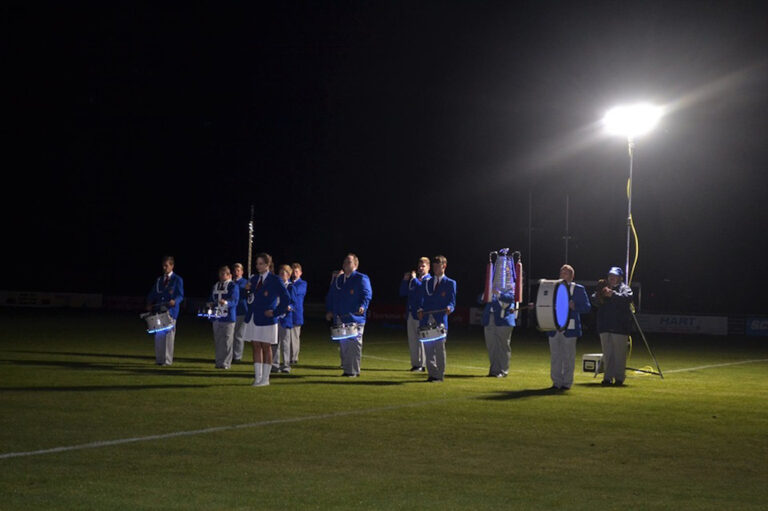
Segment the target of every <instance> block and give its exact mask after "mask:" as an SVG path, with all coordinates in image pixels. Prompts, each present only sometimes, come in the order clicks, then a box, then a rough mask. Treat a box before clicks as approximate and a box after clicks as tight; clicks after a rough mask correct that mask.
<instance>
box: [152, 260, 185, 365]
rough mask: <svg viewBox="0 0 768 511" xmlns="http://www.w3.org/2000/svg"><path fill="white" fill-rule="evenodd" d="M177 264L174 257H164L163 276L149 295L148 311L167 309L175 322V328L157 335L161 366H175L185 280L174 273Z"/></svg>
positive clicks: (156, 353)
mask: <svg viewBox="0 0 768 511" xmlns="http://www.w3.org/2000/svg"><path fill="white" fill-rule="evenodd" d="M175 262H176V261H175V260H174V258H173V256H165V257H163V259H162V263H163V275H161V276H160V277H158V278H157V280H156V281H155V285H154V286H152V289H150V290H149V293H148V294H147V311H153V312H160V311H161V310H166V309H167V310H168V313H169V314H170V315H171V319H172V321H173V328H171V329H170V330H165V331H163V332H156V333H155V362H156V363H157V365H160V366H169V365H171V364H173V345H174V341H175V340H176V321H177V319H178V317H179V306H180V305H181V302H182V301H183V300H184V280H183V279H182V278H181V277H179V276H178V275H176V274H175V273H174V272H173V267H174V265H175Z"/></svg>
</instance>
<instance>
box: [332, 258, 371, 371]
mask: <svg viewBox="0 0 768 511" xmlns="http://www.w3.org/2000/svg"><path fill="white" fill-rule="evenodd" d="M358 265H359V260H358V258H357V256H356V255H355V254H351V253H350V254H347V257H345V258H344V263H343V264H342V268H343V270H342V272H341V273H340V274H339V275H337V276H336V277H334V278H333V279H332V280H331V286H330V288H329V289H328V294H327V295H326V298H325V309H326V311H327V312H326V314H325V319H327V320H328V321H335V322H337V323H347V322H349V321H350V320H351V322H353V323H356V324H357V328H358V330H357V337H354V338H351V339H346V340H343V341H339V350H340V354H341V366H342V368H343V370H344V373H343V374H342V376H347V377H350V378H355V377H357V376H360V359H361V358H362V355H363V329H364V328H365V315H366V312H367V311H368V305H369V304H370V303H371V297H372V296H373V290H372V289H371V281H370V279H369V278H368V276H367V275H364V274H362V273H359V272H358V271H357V267H358Z"/></svg>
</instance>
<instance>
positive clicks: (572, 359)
mask: <svg viewBox="0 0 768 511" xmlns="http://www.w3.org/2000/svg"><path fill="white" fill-rule="evenodd" d="M575 274H576V273H575V271H574V270H573V266H571V265H569V264H564V265H563V266H562V267H561V268H560V278H561V279H563V280H564V281H565V284H566V285H567V286H568V288H569V293H570V296H571V297H570V300H569V301H568V309H569V310H568V325H567V326H566V328H565V331H563V332H558V331H553V332H549V334H548V335H549V352H550V356H551V364H550V371H549V374H550V377H551V378H552V389H553V390H568V389H570V388H571V386H572V385H573V368H574V364H575V363H576V340H577V339H578V338H579V337H581V315H582V314H586V313H587V312H589V311H590V310H591V308H592V307H591V306H590V304H589V298H588V297H587V292H586V290H585V289H584V286H582V285H581V284H576V283H575V282H574V281H573V277H574V276H575Z"/></svg>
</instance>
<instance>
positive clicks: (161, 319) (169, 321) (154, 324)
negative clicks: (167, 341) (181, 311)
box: [139, 311, 173, 334]
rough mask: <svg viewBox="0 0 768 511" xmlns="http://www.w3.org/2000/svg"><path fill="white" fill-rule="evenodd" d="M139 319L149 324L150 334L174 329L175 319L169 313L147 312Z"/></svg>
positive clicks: (148, 330)
mask: <svg viewBox="0 0 768 511" xmlns="http://www.w3.org/2000/svg"><path fill="white" fill-rule="evenodd" d="M139 317H140V318H142V319H143V320H144V321H146V322H147V333H148V334H156V333H158V332H165V331H166V330H170V329H171V328H173V318H172V317H171V313H170V312H168V311H166V312H158V313H155V314H152V313H149V312H147V313H145V314H141V315H140V316H139Z"/></svg>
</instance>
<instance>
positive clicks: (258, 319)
mask: <svg viewBox="0 0 768 511" xmlns="http://www.w3.org/2000/svg"><path fill="white" fill-rule="evenodd" d="M250 282H251V289H249V290H248V312H247V313H246V315H245V321H247V322H250V321H253V323H254V324H255V325H258V326H266V325H274V324H275V323H277V320H278V316H280V315H281V314H285V312H286V311H287V310H288V305H290V303H291V297H290V296H288V291H287V290H286V289H285V286H284V285H283V283H282V282H281V281H280V279H279V278H278V277H277V275H275V274H274V273H267V276H266V278H265V279H264V283H263V284H262V286H261V288H260V289H256V284H257V283H258V282H259V274H256V275H254V276H253V277H251V280H250ZM268 310H272V312H273V315H272V317H271V318H270V317H267V316H265V315H264V313H265V312H266V311H268Z"/></svg>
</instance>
